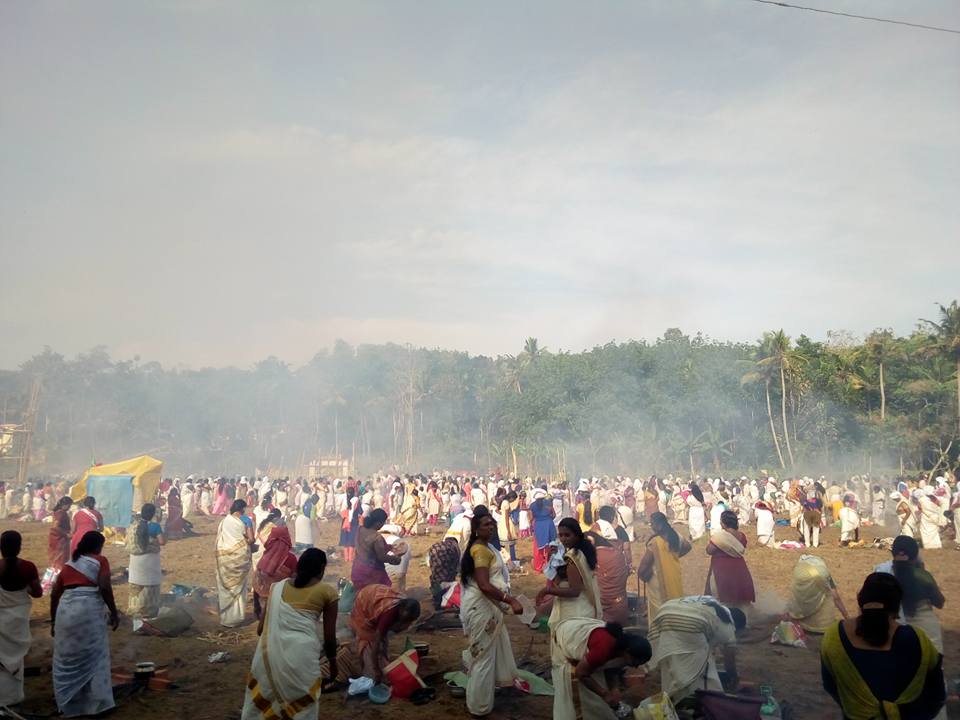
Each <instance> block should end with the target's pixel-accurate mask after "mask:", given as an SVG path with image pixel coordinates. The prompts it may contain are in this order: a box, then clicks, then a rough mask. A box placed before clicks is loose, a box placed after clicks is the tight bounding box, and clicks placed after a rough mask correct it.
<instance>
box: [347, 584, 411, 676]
mask: <svg viewBox="0 0 960 720" xmlns="http://www.w3.org/2000/svg"><path fill="white" fill-rule="evenodd" d="M418 617H420V603H419V602H417V601H416V600H414V599H412V598H405V597H404V596H403V595H401V594H400V593H399V592H397V591H396V590H394V589H392V588H390V587H387V586H386V585H367V586H366V587H365V588H363V589H362V590H361V591H360V592H358V593H357V596H356V599H355V600H354V602H353V610H351V611H350V627H351V629H352V630H353V633H354V635H355V636H356V640H355V642H354V644H353V646H352V647H351V648H350V652H349V655H350V656H352V657H350V658H349V659H348V660H347V662H349V664H350V666H351V667H350V670H351V671H354V670H355V671H357V674H356V675H354V674H350V677H360V675H363V676H365V677H369V678H373V680H374V682H380V681H381V680H382V679H383V669H384V668H385V667H386V666H387V665H388V664H389V663H390V659H389V657H388V652H389V634H390V633H399V632H403V631H404V630H406V629H407V628H409V627H410V626H411V625H412V624H413V623H414V621H415V620H416V619H417V618H418Z"/></svg>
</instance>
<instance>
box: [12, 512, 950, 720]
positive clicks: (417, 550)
mask: <svg viewBox="0 0 960 720" xmlns="http://www.w3.org/2000/svg"><path fill="white" fill-rule="evenodd" d="M11 528H13V529H17V530H19V531H20V532H21V533H23V536H24V548H23V553H22V557H24V558H25V559H28V560H32V561H33V562H35V563H36V564H37V566H38V567H39V568H41V570H42V568H43V567H44V565H45V560H46V543H47V540H46V539H47V526H46V525H43V524H39V523H29V524H17V525H16V526H12V525H10V524H4V525H3V529H11ZM196 528H197V530H198V531H199V532H200V533H202V535H201V536H199V537H194V538H189V539H186V540H180V541H176V542H172V543H170V544H168V545H167V546H166V547H165V548H164V550H163V555H162V557H163V567H164V571H165V578H164V584H163V590H164V591H165V592H166V591H168V590H169V589H170V585H172V584H173V583H183V584H188V585H199V586H204V587H209V588H214V589H215V587H216V584H215V579H214V577H215V575H214V573H215V568H214V549H213V545H214V533H215V531H216V522H215V521H213V520H206V519H200V520H199V521H197V522H196ZM639 529H640V528H639V526H638V530H639ZM337 530H338V523H335V522H328V523H324V526H323V532H322V540H321V542H320V543H319V545H320V546H321V547H328V546H330V545H334V544H336V540H337ZM871 530H873V529H871V528H867V533H866V536H867V539H868V541H869V539H870V538H872V537H873V535H876V534H890V533H889V532H887V533H880V532H871ZM437 532H439V530H438V531H437ZM747 534H748V536H750V538H751V540H752V539H753V528H748V529H747ZM778 537H780V538H783V539H792V535H791V534H789V533H788V529H786V528H778ZM822 537H823V540H824V545H823V546H822V547H821V548H819V550H818V551H817V553H818V554H820V555H821V556H822V557H823V558H824V559H825V560H826V562H827V565H828V566H829V567H830V569H831V571H832V573H833V576H834V578H835V580H836V581H837V584H838V586H839V587H840V590H841V593H842V595H843V598H844V601H845V602H846V605H847V607H848V608H849V609H851V610H852V611H853V610H855V608H856V591H857V590H858V589H859V587H860V584H861V583H862V580H863V578H864V577H865V576H866V575H867V574H868V573H869V572H870V571H871V570H872V568H873V566H874V565H875V564H877V563H879V562H881V561H883V560H886V559H888V558H889V554H888V553H886V552H882V551H879V550H874V549H870V548H860V549H841V548H839V547H837V546H836V542H837V540H838V531H837V530H835V529H832V528H830V529H827V530H826V531H824V533H823V536H822ZM437 539H438V538H437V537H436V536H434V537H430V538H428V537H423V536H421V537H415V538H412V543H411V545H412V547H413V550H414V558H413V560H412V561H411V564H410V572H409V575H408V580H407V587H408V590H409V589H411V588H416V587H426V586H427V584H428V570H427V568H426V567H424V566H423V565H422V562H421V561H422V560H423V558H424V557H425V555H426V551H427V548H428V547H429V545H430V544H431V543H433V542H435V541H436V540H437ZM641 547H642V546H641V545H640V543H639V542H638V543H636V544H635V545H634V556H635V558H637V559H639V556H640V553H641ZM703 548H704V543H703V542H702V541H701V543H700V544H699V545H698V546H697V547H695V548H694V550H693V552H692V553H691V554H690V555H688V556H687V557H686V558H684V560H683V574H684V583H685V590H686V591H687V592H688V593H691V594H692V593H695V592H699V591H701V590H702V588H703V582H704V578H705V576H706V571H707V566H708V559H707V556H706V554H705V553H704V551H703ZM105 552H106V555H107V557H108V558H109V560H110V563H111V566H112V568H113V570H114V577H115V578H117V576H118V574H121V575H122V569H123V568H124V567H125V564H126V554H125V553H124V552H123V551H122V549H121V548H119V547H107V549H106V551H105ZM530 552H531V548H530V541H529V540H525V541H521V544H520V555H521V558H523V559H526V558H529V556H530ZM798 557H799V552H796V551H787V550H768V549H759V548H751V549H750V550H749V551H748V555H747V560H748V563H749V565H750V568H751V570H752V572H753V577H754V581H755V582H756V585H757V589H758V596H759V597H758V608H759V610H761V611H763V612H765V613H767V614H768V615H774V614H776V613H777V612H778V611H780V610H782V608H783V605H784V603H785V601H786V594H787V592H788V588H789V582H790V575H791V571H792V568H793V565H794V564H795V562H796V560H797V558H798ZM924 559H925V561H926V565H927V568H928V569H929V570H930V571H931V572H932V573H933V575H934V576H935V577H936V578H937V580H938V582H939V583H940V586H941V588H942V589H943V592H944V594H945V595H946V597H947V605H946V607H945V608H944V610H943V611H942V612H941V613H940V618H941V621H942V623H943V627H944V642H945V645H946V648H947V656H946V659H945V661H944V668H945V671H946V675H947V678H948V683H949V684H950V685H951V686H952V680H953V679H954V678H956V677H958V676H960V571H958V560H960V553H958V552H957V551H956V550H954V549H952V548H951V549H944V550H939V551H929V552H926V553H925V554H924ZM344 575H346V576H349V568H348V567H346V566H345V564H344V563H343V562H342V560H340V559H339V558H338V559H336V560H334V561H332V562H331V564H330V566H329V568H328V571H327V580H328V581H330V582H335V581H336V579H337V578H338V577H340V576H344ZM116 583H117V584H115V593H116V597H117V605H118V607H119V608H120V610H121V613H122V612H123V611H124V610H125V609H126V605H127V588H126V586H125V585H124V584H122V582H121V581H119V580H117V581H116ZM542 584H543V579H542V577H541V576H539V575H536V574H534V573H531V574H530V575H527V576H523V577H518V578H515V579H514V585H515V588H516V591H517V592H522V593H525V594H526V595H528V596H529V597H533V596H534V595H535V594H536V592H537V590H538V589H539V588H540V587H541V586H542ZM630 589H631V590H634V591H635V590H636V587H635V586H633V587H631V588H630ZM427 604H429V603H427ZM48 616H49V601H48V599H47V598H46V597H44V598H42V599H41V600H38V601H35V602H34V610H33V621H32V623H31V625H32V630H33V637H34V647H33V650H32V651H31V654H30V656H29V657H28V660H27V665H28V668H36V669H38V671H39V672H38V673H37V671H34V674H31V676H30V677H28V678H27V681H26V695H27V700H26V702H25V703H24V705H23V707H22V709H21V712H22V714H24V715H25V716H26V717H28V718H29V717H50V716H52V715H54V714H55V713H56V706H55V705H54V702H53V691H52V685H51V677H50V672H49V668H50V664H51V655H52V638H51V637H50V632H49V623H48ZM251 616H252V611H251ZM508 622H509V623H510V624H511V639H512V641H513V649H514V654H515V656H516V659H517V662H518V664H519V665H520V666H521V667H527V668H532V669H534V670H535V671H537V670H540V669H543V668H547V678H548V679H549V669H548V666H549V662H548V636H547V635H546V634H543V633H537V632H534V631H532V630H530V629H529V628H527V627H525V626H522V625H521V624H520V623H519V622H518V621H517V620H515V619H513V618H510V619H508ZM774 623H775V620H772V619H759V620H757V622H756V624H755V625H754V627H753V629H752V631H751V632H750V633H749V636H748V637H747V638H746V639H745V641H744V642H743V643H742V644H741V647H740V649H739V655H738V657H739V666H740V675H741V678H742V679H743V681H745V682H750V683H754V684H757V685H760V684H763V685H770V686H772V687H773V689H774V695H775V696H776V697H777V699H779V700H787V701H789V703H790V705H791V706H792V708H793V712H794V715H793V716H794V717H795V718H801V719H803V718H838V717H840V714H839V712H838V710H837V708H836V706H835V705H834V703H833V701H832V700H831V699H830V698H829V697H828V696H827V695H826V694H825V693H824V692H823V691H822V689H821V687H820V665H819V659H818V650H819V642H818V640H817V639H816V638H813V639H811V642H810V643H809V646H808V647H807V648H806V649H794V648H788V647H784V646H779V645H770V644H769V633H770V630H771V628H772V627H773V624H774ZM218 635H219V637H218ZM411 636H412V637H413V638H414V639H419V640H425V641H427V642H429V643H430V654H429V656H428V657H427V658H426V659H425V660H424V663H423V664H422V665H421V675H422V676H423V677H424V678H425V679H426V680H427V682H428V683H430V684H432V685H434V686H435V687H436V688H437V699H436V700H435V701H434V702H432V703H430V704H428V705H426V706H421V707H414V706H413V705H411V704H409V703H408V702H406V701H402V700H394V701H391V702H390V703H389V704H387V705H384V706H379V705H373V704H371V703H369V702H368V701H367V700H365V699H364V700H357V699H352V700H350V701H348V702H347V701H344V700H343V698H342V697H341V696H340V695H325V696H323V698H322V700H321V703H320V717H328V716H329V717H337V716H343V717H346V716H348V713H349V714H350V715H353V714H355V713H363V715H364V717H366V718H370V719H371V720H372V719H375V718H414V717H416V718H419V719H420V720H431V719H434V718H449V717H465V716H467V713H466V708H465V705H464V702H463V700H462V699H456V698H452V697H451V696H450V695H449V694H448V693H447V691H446V689H445V687H443V681H442V678H441V675H442V673H443V672H445V671H448V670H453V669H459V663H460V653H461V651H462V650H463V648H464V638H463V635H462V633H461V631H459V630H448V631H443V632H424V631H416V630H415V631H414V632H413V633H411ZM110 640H111V646H112V655H113V666H114V670H115V671H118V670H128V671H132V668H133V665H134V663H135V662H137V661H153V662H155V663H157V665H158V666H167V667H168V668H169V673H170V676H171V678H172V679H173V681H174V682H175V683H176V688H175V689H171V690H168V691H147V692H141V693H138V694H134V695H132V696H129V697H122V698H121V697H118V705H119V708H118V709H117V711H116V713H115V714H113V715H112V717H114V718H116V719H117V720H133V719H136V720H154V719H159V718H174V717H178V718H179V717H183V718H191V719H193V720H228V719H231V720H236V719H237V718H239V715H240V707H241V705H242V702H243V691H244V682H245V678H246V673H247V669H248V667H249V663H250V659H251V657H252V655H253V652H254V649H255V646H256V642H257V635H256V626H255V625H254V624H250V625H248V626H246V627H244V628H241V629H240V630H239V632H238V633H235V632H233V631H225V630H224V629H223V628H220V627H219V625H218V624H217V620H216V616H215V615H213V614H207V613H199V614H198V617H197V622H196V623H195V624H194V626H193V627H192V628H191V629H190V630H188V631H187V632H186V634H184V635H183V636H181V637H179V638H176V639H168V638H156V637H142V636H138V635H134V634H133V633H132V632H131V629H130V621H129V618H126V617H123V618H122V620H121V625H120V629H119V630H117V632H116V633H113V634H112V635H111V637H110ZM402 643H403V638H402V637H400V638H397V639H395V640H394V647H395V648H400V647H402ZM219 650H226V651H228V652H229V653H230V655H231V659H230V660H229V661H228V662H227V663H224V664H209V663H208V662H207V656H208V655H209V654H210V653H213V652H216V651H219ZM657 686H658V678H657V676H656V673H655V674H654V675H653V676H652V677H650V678H649V679H648V682H647V685H646V688H645V689H644V690H641V689H639V688H637V689H631V691H630V692H631V693H632V695H631V694H629V693H628V694H627V695H626V696H625V698H624V699H625V700H627V701H628V702H631V701H632V702H633V703H636V702H638V701H639V700H640V699H641V698H642V697H643V696H645V695H648V694H650V693H651V692H652V691H654V690H656V689H658V688H657ZM551 703H552V699H551V698H549V697H533V696H531V697H522V696H514V695H508V694H505V695H504V696H503V697H498V701H497V708H496V710H495V711H494V713H493V714H492V715H491V717H493V718H523V719H524V720H534V719H538V718H550V717H551V714H552V713H551ZM949 713H950V717H951V718H960V707H958V705H957V703H956V702H955V701H952V702H951V703H950V706H949Z"/></svg>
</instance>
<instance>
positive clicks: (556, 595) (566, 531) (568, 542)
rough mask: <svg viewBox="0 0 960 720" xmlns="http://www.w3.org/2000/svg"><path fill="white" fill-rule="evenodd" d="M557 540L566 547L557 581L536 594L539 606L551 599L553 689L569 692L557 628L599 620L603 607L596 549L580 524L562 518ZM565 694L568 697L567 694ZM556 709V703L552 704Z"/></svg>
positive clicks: (568, 677)
mask: <svg viewBox="0 0 960 720" xmlns="http://www.w3.org/2000/svg"><path fill="white" fill-rule="evenodd" d="M557 539H558V540H559V541H560V543H561V544H562V545H563V547H564V548H565V550H566V552H565V553H564V559H565V560H566V562H565V564H564V566H563V567H562V568H558V570H557V580H556V582H549V583H548V584H547V586H546V587H545V588H543V589H542V590H541V591H540V592H539V593H537V605H542V604H543V602H544V600H545V599H546V597H547V596H549V595H552V596H553V609H552V610H551V611H550V620H549V621H548V625H549V626H550V640H551V642H550V662H551V672H552V674H553V686H554V688H561V686H562V687H563V689H562V690H558V691H557V692H568V691H569V693H572V691H570V690H569V686H570V682H571V678H570V667H569V661H568V660H567V657H566V655H565V654H564V652H563V650H562V649H561V648H560V646H559V645H558V644H557V628H558V627H559V626H560V624H561V623H563V622H564V621H566V620H570V619H571V618H587V619H591V620H600V619H601V618H602V617H603V606H602V604H601V602H600V588H599V586H598V584H597V578H596V574H595V570H596V568H597V550H596V548H595V547H594V546H593V543H591V542H590V541H589V540H587V539H586V537H585V536H584V534H583V530H582V529H581V527H580V523H579V522H578V521H577V520H575V519H574V518H564V519H563V520H561V521H560V524H559V525H558V526H557ZM569 693H568V694H569ZM554 708H556V703H555V704H554Z"/></svg>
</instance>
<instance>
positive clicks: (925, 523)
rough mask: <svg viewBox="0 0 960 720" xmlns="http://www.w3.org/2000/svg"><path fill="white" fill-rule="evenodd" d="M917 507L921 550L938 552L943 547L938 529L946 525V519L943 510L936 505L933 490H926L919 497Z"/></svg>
mask: <svg viewBox="0 0 960 720" xmlns="http://www.w3.org/2000/svg"><path fill="white" fill-rule="evenodd" d="M919 507H920V511H919V513H918V514H919V516H920V522H919V526H920V542H921V543H923V549H924V550H939V549H940V548H942V547H943V543H942V542H941V541H940V528H941V527H943V526H944V525H946V524H947V519H946V517H945V516H944V514H943V509H942V508H941V507H940V506H939V505H938V504H937V499H936V498H935V496H934V494H933V488H927V491H925V492H924V494H923V495H921V496H920V502H919Z"/></svg>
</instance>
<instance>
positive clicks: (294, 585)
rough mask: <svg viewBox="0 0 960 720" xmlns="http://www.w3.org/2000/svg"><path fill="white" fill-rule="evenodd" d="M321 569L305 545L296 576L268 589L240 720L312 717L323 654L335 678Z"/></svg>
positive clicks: (333, 593) (333, 614)
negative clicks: (267, 597) (268, 592)
mask: <svg viewBox="0 0 960 720" xmlns="http://www.w3.org/2000/svg"><path fill="white" fill-rule="evenodd" d="M326 569H327V556H326V554H325V553H324V552H323V550H318V549H317V548H310V549H308V550H305V551H304V553H303V555H301V556H300V559H299V560H297V574H296V576H294V577H292V578H290V579H288V580H284V581H282V582H278V583H274V585H273V587H272V588H271V589H270V599H269V600H268V601H267V608H266V611H265V612H264V614H263V617H262V619H261V620H260V626H259V628H258V630H257V632H258V634H259V635H260V641H259V642H258V643H257V649H256V652H255V653H254V655H253V662H252V663H251V666H250V674H249V675H248V676H247V690H246V693H245V694H244V698H243V712H242V714H241V716H240V717H241V720H263V718H266V717H272V718H277V717H280V718H288V719H289V720H308V718H312V719H314V720H315V718H317V717H318V713H319V709H318V708H317V702H318V700H319V697H320V690H321V687H322V685H323V682H324V681H323V679H322V677H321V660H322V659H323V658H324V657H326V658H327V661H328V662H329V664H330V672H329V674H328V676H327V677H328V678H329V679H330V680H331V681H333V680H335V679H336V677H337V590H336V588H334V587H333V586H331V585H328V584H327V583H324V582H321V581H322V580H323V574H324V572H325V571H326ZM321 618H322V620H321ZM321 622H322V625H321V624H320V623H321ZM321 634H322V636H323V641H322V643H321V640H320V636H321Z"/></svg>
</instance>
